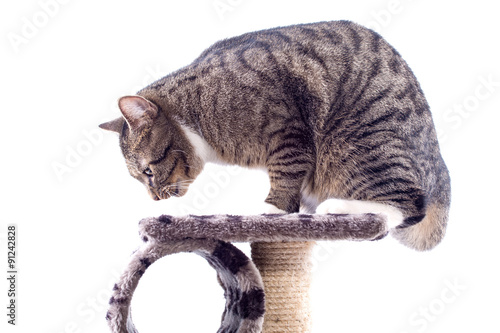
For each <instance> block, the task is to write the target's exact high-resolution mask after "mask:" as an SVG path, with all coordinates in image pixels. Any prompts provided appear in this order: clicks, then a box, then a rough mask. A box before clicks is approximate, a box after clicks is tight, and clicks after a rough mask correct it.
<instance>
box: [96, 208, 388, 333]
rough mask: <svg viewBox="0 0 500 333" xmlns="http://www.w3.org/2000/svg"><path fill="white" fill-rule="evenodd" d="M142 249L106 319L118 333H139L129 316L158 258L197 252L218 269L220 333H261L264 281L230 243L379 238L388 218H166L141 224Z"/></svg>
mask: <svg viewBox="0 0 500 333" xmlns="http://www.w3.org/2000/svg"><path fill="white" fill-rule="evenodd" d="M139 229H140V230H139V233H140V236H141V238H142V240H143V242H144V243H143V244H142V246H141V247H140V248H139V249H138V250H137V251H136V252H134V254H133V255H132V259H131V260H130V263H129V264H128V267H127V268H126V270H125V271H124V273H123V274H122V275H121V277H120V281H119V282H118V283H117V284H116V285H115V286H114V288H113V294H112V297H111V299H110V301H109V310H108V313H107V315H106V319H107V320H108V325H109V327H110V329H111V331H112V332H113V333H135V332H138V331H137V329H136V328H135V326H134V324H133V322H132V318H131V315H130V310H131V309H130V304H131V300H132V296H133V293H134V291H135V289H136V287H137V285H138V283H139V280H140V278H141V277H142V275H143V274H144V272H145V271H146V269H147V268H148V267H149V266H150V265H152V264H153V263H154V262H155V261H156V260H158V259H160V258H162V257H164V256H166V255H169V254H175V253H180V252H194V253H196V254H198V255H200V256H201V257H203V258H205V259H206V260H207V262H208V263H209V264H210V265H211V266H212V267H213V268H214V269H215V270H216V271H217V274H218V277H219V280H220V283H221V285H222V287H223V289H224V296H225V298H226V306H225V310H224V314H223V316H222V321H221V326H220V328H219V330H218V331H217V332H218V333H259V332H261V331H262V324H263V321H264V312H265V300H264V299H265V295H264V286H263V283H262V278H261V276H260V273H259V271H258V270H257V268H256V267H255V265H254V263H253V262H252V261H251V260H250V259H249V258H248V257H247V256H246V255H245V254H244V253H243V252H241V251H240V250H239V249H238V248H236V247H235V246H233V245H232V244H230V243H229V242H255V241H260V242H271V241H273V242H274V241H311V240H358V241H361V240H377V239H380V238H383V237H384V236H385V235H386V234H387V233H388V229H387V225H386V221H385V218H384V217H383V216H380V215H374V214H360V215H343V214H326V215H308V214H288V215H277V214H264V215H255V216H234V215H205V216H195V215H188V216H182V217H174V216H169V215H162V216H160V217H158V218H146V219H143V220H141V221H140V222H139Z"/></svg>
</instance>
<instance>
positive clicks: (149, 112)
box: [118, 96, 158, 132]
mask: <svg viewBox="0 0 500 333" xmlns="http://www.w3.org/2000/svg"><path fill="white" fill-rule="evenodd" d="M118 106H119V108H120V111H121V112H122V114H123V118H125V120H126V121H127V124H128V126H129V127H130V130H131V131H132V132H134V131H140V130H141V129H143V128H144V127H145V126H146V125H150V124H151V123H152V120H153V119H155V118H156V116H157V115H158V107H157V106H156V105H154V104H153V103H151V102H150V101H148V100H147V99H145V98H144V97H141V96H124V97H122V98H120V99H119V100H118Z"/></svg>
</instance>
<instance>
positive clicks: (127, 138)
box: [99, 96, 203, 200]
mask: <svg viewBox="0 0 500 333" xmlns="http://www.w3.org/2000/svg"><path fill="white" fill-rule="evenodd" d="M118 105H119V108H120V110H121V112H122V115H123V117H120V118H118V119H115V120H112V121H110V122H107V123H103V124H101V125H99V127H101V128H102V129H105V130H108V131H113V132H117V133H118V134H119V136H120V147H121V150H122V153H123V156H124V157H125V161H126V163H127V168H128V170H129V172H130V174H131V175H132V177H134V178H136V179H137V180H139V181H140V182H141V183H143V184H144V185H145V186H146V188H147V190H148V192H149V195H150V196H151V198H153V199H154V200H160V199H168V198H170V197H172V196H182V195H184V194H185V193H186V192H187V189H188V187H189V184H191V183H192V181H193V180H194V179H195V178H196V177H197V176H198V174H199V173H200V172H201V170H202V169H203V161H202V160H201V158H200V157H198V156H196V154H195V150H194V148H193V146H192V145H191V143H190V142H189V140H188V138H187V137H186V134H185V132H184V131H183V130H182V128H181V126H180V125H179V124H178V123H177V122H176V121H174V120H173V119H171V118H170V117H169V116H168V115H167V114H166V113H165V112H163V110H161V109H160V108H159V107H158V106H157V105H155V104H154V103H152V102H151V101H149V100H147V99H145V98H143V97H141V96H125V97H122V98H121V99H120V100H119V101H118Z"/></svg>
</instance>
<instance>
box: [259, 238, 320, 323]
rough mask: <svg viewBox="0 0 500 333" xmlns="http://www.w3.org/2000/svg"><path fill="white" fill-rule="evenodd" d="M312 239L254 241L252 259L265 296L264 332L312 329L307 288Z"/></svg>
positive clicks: (308, 285)
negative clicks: (259, 276) (305, 240)
mask: <svg viewBox="0 0 500 333" xmlns="http://www.w3.org/2000/svg"><path fill="white" fill-rule="evenodd" d="M314 244H315V242H255V243H252V244H251V249H252V260H253V262H254V264H255V266H256V267H257V269H258V270H259V271H260V274H261V276H262V281H263V283H264V291H265V295H266V312H265V314H264V324H263V330H262V332H263V333H275V332H281V333H283V332H288V333H309V332H311V324H312V321H311V310H310V301H309V289H310V288H309V287H310V285H311V267H312V263H311V253H312V249H313V247H314Z"/></svg>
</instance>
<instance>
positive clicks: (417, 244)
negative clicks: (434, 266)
mask: <svg viewBox="0 0 500 333" xmlns="http://www.w3.org/2000/svg"><path fill="white" fill-rule="evenodd" d="M448 209H449V202H444V203H442V202H436V203H432V204H429V205H428V206H427V210H426V214H425V217H424V218H423V219H422V220H421V221H420V222H419V223H417V224H414V225H411V226H409V227H402V228H401V227H399V228H395V229H392V230H391V235H392V236H393V237H394V238H396V239H397V240H398V241H399V242H401V243H402V244H403V245H406V246H408V247H410V248H412V249H415V250H417V251H427V250H431V249H433V248H434V247H435V246H436V245H438V244H439V243H440V242H441V240H442V239H443V237H444V234H445V231H446V225H447V223H448Z"/></svg>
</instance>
